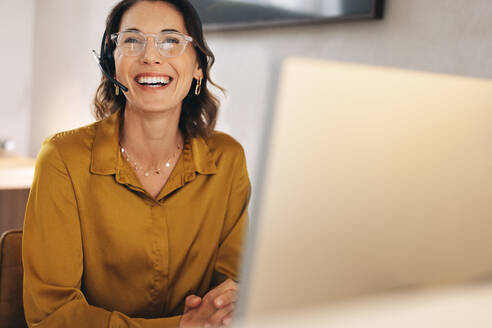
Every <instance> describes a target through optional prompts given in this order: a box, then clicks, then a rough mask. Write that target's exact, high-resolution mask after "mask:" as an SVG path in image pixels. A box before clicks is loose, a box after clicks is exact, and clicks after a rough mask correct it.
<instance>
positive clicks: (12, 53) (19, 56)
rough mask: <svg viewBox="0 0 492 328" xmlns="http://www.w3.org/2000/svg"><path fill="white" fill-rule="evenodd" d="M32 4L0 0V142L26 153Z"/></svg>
mask: <svg viewBox="0 0 492 328" xmlns="http://www.w3.org/2000/svg"><path fill="white" fill-rule="evenodd" d="M33 18H34V0H20V1H8V0H0V31H2V39H1V41H0V43H1V46H0V63H1V69H0V74H1V77H0V99H1V105H0V139H11V140H13V141H14V142H15V144H16V146H17V149H16V151H17V152H18V153H21V154H24V155H27V153H28V151H29V135H30V116H31V77H32V55H33V51H32V42H33Z"/></svg>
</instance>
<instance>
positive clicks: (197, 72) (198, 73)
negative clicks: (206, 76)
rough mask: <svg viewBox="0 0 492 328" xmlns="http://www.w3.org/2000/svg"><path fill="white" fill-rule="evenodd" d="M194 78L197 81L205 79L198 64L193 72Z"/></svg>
mask: <svg viewBox="0 0 492 328" xmlns="http://www.w3.org/2000/svg"><path fill="white" fill-rule="evenodd" d="M193 78H194V79H195V80H199V79H202V78H203V71H202V68H201V67H200V66H199V65H198V63H197V64H196V66H195V70H194V71H193Z"/></svg>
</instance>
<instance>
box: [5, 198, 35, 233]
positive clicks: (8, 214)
mask: <svg viewBox="0 0 492 328" xmlns="http://www.w3.org/2000/svg"><path fill="white" fill-rule="evenodd" d="M28 196H29V189H0V235H1V234H2V233H3V232H4V231H7V230H10V229H22V226H23V223H24V212H25V209H26V203H27V197H28Z"/></svg>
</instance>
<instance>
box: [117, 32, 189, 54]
mask: <svg viewBox="0 0 492 328" xmlns="http://www.w3.org/2000/svg"><path fill="white" fill-rule="evenodd" d="M153 39H154V42H155V46H156V47H157V49H158V50H159V52H160V54H161V55H163V56H166V57H176V56H179V55H181V54H182V53H183V51H184V49H185V47H186V44H187V40H186V39H185V38H184V36H183V35H181V34H178V33H168V32H167V33H159V34H157V35H153ZM147 40H148V39H147V36H146V35H145V34H143V33H139V32H131V31H126V32H120V33H118V39H117V47H118V48H119V49H120V50H121V51H122V52H123V54H124V55H125V56H138V55H140V54H141V53H142V52H143V51H144V49H145V46H146V44H147Z"/></svg>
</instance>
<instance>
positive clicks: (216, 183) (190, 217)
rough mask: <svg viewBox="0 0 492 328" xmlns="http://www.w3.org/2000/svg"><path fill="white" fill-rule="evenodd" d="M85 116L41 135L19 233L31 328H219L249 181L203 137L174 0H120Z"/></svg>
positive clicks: (195, 25) (209, 107) (225, 141)
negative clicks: (72, 126)
mask: <svg viewBox="0 0 492 328" xmlns="http://www.w3.org/2000/svg"><path fill="white" fill-rule="evenodd" d="M101 55H102V57H103V58H102V60H103V62H104V66H106V69H107V70H108V71H109V74H110V75H112V76H114V77H115V78H116V80H117V81H119V82H120V83H121V84H123V85H124V86H126V87H127V89H128V90H127V91H125V92H124V91H123V90H121V89H120V88H119V87H118V86H115V85H114V84H113V83H112V82H111V81H110V80H108V79H107V78H105V77H103V79H102V82H101V85H100V87H99V89H98V92H97V94H96V97H95V101H94V105H95V109H96V114H97V116H98V118H99V119H100V120H99V121H98V122H96V123H94V124H91V125H89V126H86V127H82V128H79V129H76V130H73V131H68V132H62V133H59V134H56V135H54V136H52V137H50V138H48V139H47V140H46V141H45V142H44V144H43V147H42V149H41V152H40V154H39V156H38V160H37V167H36V174H35V178H34V182H33V186H32V189H31V195H30V197H29V202H28V205H27V210H26V217H25V225H24V240H23V261H24V262H23V263H24V271H25V273H24V306H25V315H26V319H27V322H28V324H29V326H31V327H34V326H35V327H178V326H179V327H197V326H198V327H208V326H219V325H226V326H227V325H229V324H230V323H231V320H232V314H233V310H234V304H235V301H236V298H237V291H238V287H237V284H236V282H235V281H237V279H238V262H239V258H240V253H241V241H242V234H243V229H245V226H246V224H247V204H248V200H249V194H250V183H249V179H248V175H247V171H246V163H245V157H244V153H243V150H242V147H241V146H240V145H239V144H238V143H237V142H236V141H235V140H234V139H232V138H231V137H229V136H227V135H225V134H223V133H218V132H213V128H214V124H215V119H216V113H217V107H218V102H217V101H216V99H215V98H214V97H213V96H212V95H211V94H210V93H209V91H208V89H207V81H208V80H209V76H208V74H209V70H210V66H211V65H212V63H213V54H212V53H211V52H210V50H209V49H208V48H207V46H206V44H205V42H204V40H203V35H202V30H201V23H200V20H199V18H198V16H197V14H196V12H195V11H194V9H193V7H192V6H191V5H190V4H189V3H188V2H187V1H184V0H154V1H151V0H124V1H121V2H120V3H118V4H117V5H116V6H115V8H114V9H113V10H112V12H111V13H110V15H109V17H108V20H107V26H106V32H105V34H104V39H103V46H102V54H101Z"/></svg>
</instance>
